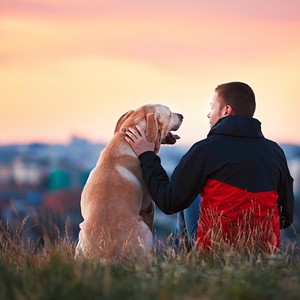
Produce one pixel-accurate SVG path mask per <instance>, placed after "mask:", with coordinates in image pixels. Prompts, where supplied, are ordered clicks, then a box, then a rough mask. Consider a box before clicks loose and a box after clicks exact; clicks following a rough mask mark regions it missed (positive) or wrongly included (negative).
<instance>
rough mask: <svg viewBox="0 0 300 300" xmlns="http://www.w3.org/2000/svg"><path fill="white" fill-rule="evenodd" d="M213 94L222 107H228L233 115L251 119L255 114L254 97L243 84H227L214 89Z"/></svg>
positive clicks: (236, 82)
mask: <svg viewBox="0 0 300 300" xmlns="http://www.w3.org/2000/svg"><path fill="white" fill-rule="evenodd" d="M215 92H216V93H218V96H219V97H220V98H221V99H222V101H223V104H224V105H227V104H228V105H230V106H231V107H232V110H233V114H235V115H243V116H248V117H253V115H254V112H255V106H256V104H255V95H254V92H253V90H252V89H251V87H250V86H249V85H248V84H246V83H243V82H238V81H234V82H228V83H223V84H220V85H218V86H217V87H216V89H215Z"/></svg>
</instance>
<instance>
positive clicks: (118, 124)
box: [114, 110, 133, 133]
mask: <svg viewBox="0 0 300 300" xmlns="http://www.w3.org/2000/svg"><path fill="white" fill-rule="evenodd" d="M132 113H133V110H129V111H128V112H127V113H125V114H124V115H122V116H121V117H120V119H119V120H118V122H117V125H116V128H115V131H114V133H116V132H118V131H120V129H121V126H122V124H123V123H124V122H125V120H126V119H127V118H128V117H129V116H130V115H131V114H132Z"/></svg>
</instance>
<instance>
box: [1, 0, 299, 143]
mask: <svg viewBox="0 0 300 300" xmlns="http://www.w3.org/2000/svg"><path fill="white" fill-rule="evenodd" d="M229 81H243V82H246V83H248V84H249V85H250V86H251V87H252V88H253V90H254V92H255V95H256V102H257V109H256V113H255V117H256V118H257V119H259V120H260V121H261V123H262V130H263V133H264V135H265V136H266V137H267V138H269V139H272V140H275V141H276V142H278V143H293V144H300V132H299V130H300V126H299V125H300V120H299V112H300V100H299V88H300V1H298V0H282V1H281V0H265V1H261V0H251V1H243V0H219V1H217V0H210V1H207V0H205V1H204V0H185V1H182V0H160V1H158V0H151V1H150V0H107V1H101V0H1V2H0V101H1V110H0V111H1V112H0V144H1V145H3V144H8V143H32V142H47V143H67V142H69V141H70V138H71V136H74V135H75V136H79V137H83V138H87V139H90V140H91V141H93V142H104V143H106V142H108V141H109V140H110V139H111V138H112V136H113V131H114V128H115V124H116V122H117V120H118V119H119V117H120V116H121V115H122V114H124V113H125V112H127V111H128V110H131V109H136V108H138V107H140V106H141V105H144V104H148V103H160V104H164V105H166V106H169V107H170V108H171V110H172V111H175V112H179V113H181V114H183V115H184V122H183V124H182V126H181V128H180V129H179V131H178V134H179V135H180V136H181V139H180V141H178V145H184V146H186V145H191V144H193V143H194V142H196V141H198V140H200V139H203V138H205V137H206V135H207V133H208V131H209V121H208V118H207V114H208V112H209V109H210V105H209V104H210V101H211V97H212V94H213V92H214V89H215V87H216V86H217V85H218V84H220V83H225V82H229Z"/></svg>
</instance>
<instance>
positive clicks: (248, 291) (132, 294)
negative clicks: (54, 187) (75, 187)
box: [0, 217, 300, 300]
mask: <svg viewBox="0 0 300 300" xmlns="http://www.w3.org/2000/svg"><path fill="white" fill-rule="evenodd" d="M31 229H32V228H31V227H30V226H28V227H27V218H26V217H25V218H24V219H23V220H22V221H20V223H19V224H18V225H17V226H16V227H14V228H10V227H9V226H8V225H7V224H3V223H0V299H9V300H10V299H12V300H13V299H22V300H23V299H64V300H67V299H72V300H76V299H299V295H300V259H299V253H300V251H299V248H298V246H297V245H296V244H284V245H282V247H281V249H280V251H279V253H278V254H277V255H275V256H265V255H262V254H260V253H259V252H255V251H253V253H248V254H241V253H237V252H225V251H224V252H223V253H221V252H220V253H214V254H211V253H210V254H207V253H206V254H203V253H202V254H201V253H199V252H198V251H193V250H192V251H186V250H185V249H183V250H182V251H180V252H177V253H175V252H174V251H173V250H172V249H171V248H170V247H169V246H168V245H171V244H172V243H171V241H169V242H167V243H166V244H165V245H160V247H157V248H156V250H155V253H154V256H153V259H152V260H151V261H150V262H149V263H145V264H134V263H124V264H119V265H103V264H100V263H97V262H75V261H74V260H73V255H74V252H75V242H74V241H72V240H71V239H70V238H68V236H67V234H66V235H65V236H64V237H62V236H60V234H59V233H58V234H57V236H56V238H55V239H53V238H51V239H50V238H49V237H47V235H44V241H43V246H41V244H40V241H39V240H38V239H37V240H32V239H30V238H26V233H27V232H28V231H29V230H31ZM65 232H66V233H67V232H68V231H67V230H65Z"/></svg>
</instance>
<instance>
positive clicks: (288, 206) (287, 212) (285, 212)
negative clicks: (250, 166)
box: [278, 149, 294, 229]
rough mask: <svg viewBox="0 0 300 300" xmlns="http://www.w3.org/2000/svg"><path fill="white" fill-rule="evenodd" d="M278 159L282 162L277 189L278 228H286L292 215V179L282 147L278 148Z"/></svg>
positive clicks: (290, 221)
mask: <svg viewBox="0 0 300 300" xmlns="http://www.w3.org/2000/svg"><path fill="white" fill-rule="evenodd" d="M280 150H281V151H280V152H281V155H280V161H281V164H282V171H281V172H282V173H281V182H280V186H279V191H278V209H279V215H280V228H281V229H283V228H287V227H289V226H290V225H292V223H293V215H294V193H293V182H294V179H293V178H292V177H291V175H290V171H289V169H288V165H287V161H286V157H285V155H284V152H283V150H282V149H280Z"/></svg>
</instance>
